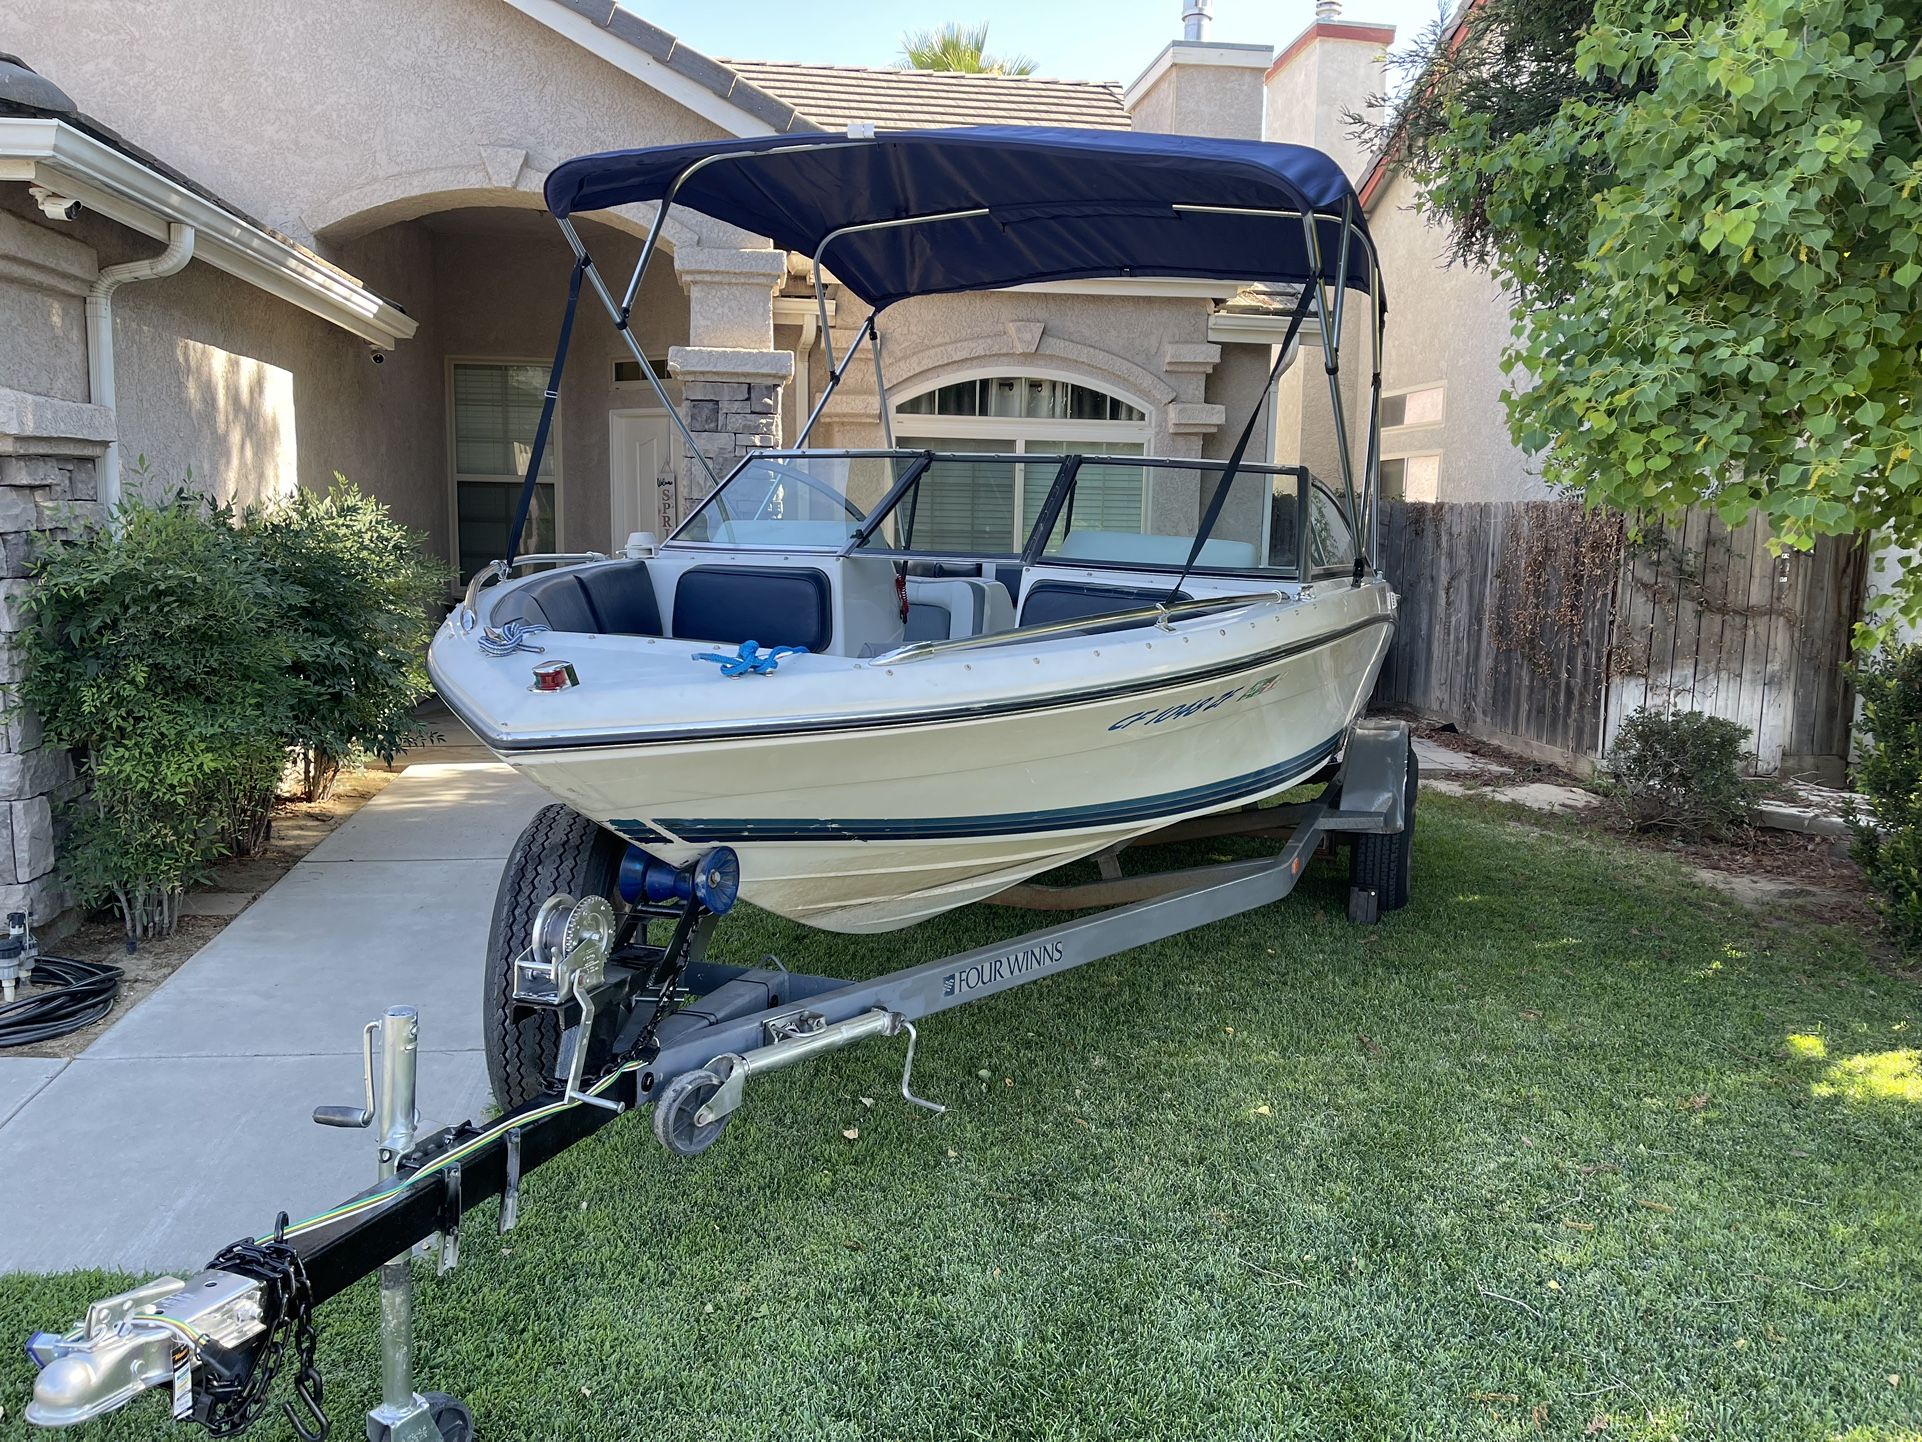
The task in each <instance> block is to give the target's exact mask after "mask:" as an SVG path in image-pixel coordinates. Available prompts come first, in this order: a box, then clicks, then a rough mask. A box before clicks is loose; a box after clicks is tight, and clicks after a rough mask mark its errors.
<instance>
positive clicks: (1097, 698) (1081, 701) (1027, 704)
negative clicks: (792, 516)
mask: <svg viewBox="0 0 1922 1442" xmlns="http://www.w3.org/2000/svg"><path fill="white" fill-rule="evenodd" d="M1383 589H1384V590H1386V587H1385V586H1384V587H1383ZM1388 595H1389V596H1390V597H1391V604H1390V605H1389V606H1387V607H1385V608H1384V609H1382V610H1380V611H1377V612H1375V613H1374V614H1372V615H1368V616H1363V617H1361V618H1359V619H1357V620H1355V621H1352V622H1350V623H1348V624H1347V625H1344V626H1341V627H1338V628H1335V629H1333V630H1328V631H1323V632H1320V633H1318V634H1316V635H1313V636H1308V637H1304V638H1302V639H1299V640H1296V641H1291V642H1287V643H1285V644H1283V645H1280V646H1275V647H1270V648H1268V649H1266V650H1263V651H1260V652H1257V653H1254V654H1252V655H1246V656H1237V657H1234V658H1232V659H1229V660H1225V661H1218V662H1215V663H1212V664H1210V665H1206V666H1200V667H1196V668H1193V669H1191V670H1188V671H1182V672H1176V673H1174V674H1171V675H1168V676H1165V677H1159V678H1155V679H1153V680H1151V681H1149V682H1147V683H1146V684H1144V683H1143V682H1142V681H1140V680H1125V681H1118V682H1116V683H1114V684H1112V685H1109V686H1104V687H1101V688H1099V689H1096V690H1090V691H1083V692H1079V693H1077V694H1075V695H1073V696H1064V695H1060V694H1058V693H1057V694H1052V695H1039V696H1028V697H1021V698H1016V699H1013V700H1007V701H991V702H981V703H977V704H973V705H964V706H954V705H949V706H943V707H940V708H930V709H924V710H918V711H899V712H888V713H885V714H878V715H877V714H870V715H867V716H820V717H806V716H802V717H792V718H787V719H784V720H782V721H780V722H777V723H769V722H757V723H753V724H742V723H723V724H721V725H716V726H706V727H701V726H683V727H679V728H677V729H675V730H672V731H664V730H647V731H636V730H627V731H622V732H617V733H610V732H605V731H577V732H572V733H558V732H557V733H550V734H547V735H527V736H514V737H509V736H506V735H503V734H502V733H500V732H498V731H492V730H485V729H483V728H482V727H481V726H480V725H478V724H477V721H478V718H477V717H476V716H474V715H471V714H470V713H469V709H468V708H467V707H466V706H464V705H463V704H462V703H461V701H460V700H459V699H457V697H456V696H455V695H454V694H451V693H452V691H453V688H452V687H450V686H449V685H447V684H446V682H445V680H444V678H443V676H442V675H441V674H440V671H441V668H440V667H439V666H437V665H436V664H435V661H434V657H433V653H432V652H431V651H430V652H429V654H428V670H429V673H430V677H431V679H432V680H433V681H434V684H435V689H436V690H437V691H438V692H439V693H440V696H441V699H442V701H444V702H445V703H446V705H447V707H448V709H449V710H451V711H452V712H453V713H454V714H455V716H457V717H458V718H459V719H460V720H461V722H462V723H463V724H465V725H466V726H467V727H468V729H470V730H471V731H473V733H474V735H475V736H476V737H477V738H479V740H480V741H481V743H482V744H483V745H485V746H486V747H487V748H488V749H490V750H492V751H496V752H501V753H515V754H519V755H524V756H526V755H533V754H541V755H555V754H564V753H566V752H570V751H601V750H608V749H612V748H617V747H653V746H672V745H686V744H688V743H691V742H707V741H748V740H776V739H781V738H784V737H790V736H800V735H807V736H819V735H832V734H834V733H837V732H862V731H884V730H901V729H910V728H919V727H923V726H937V725H944V724H950V723H960V722H971V721H981V720H989V719H993V718H996V717H1000V716H1008V715H1018V714H1025V713H1029V712H1035V711H1055V710H1068V709H1071V708H1073V707H1077V706H1085V705H1090V704H1095V703H1099V702H1101V701H1107V700H1113V699H1115V698H1117V697H1121V696H1128V695H1141V694H1150V693H1152V692H1155V691H1164V690H1169V689H1172V688H1175V687H1178V686H1184V685H1192V684H1195V683H1196V682H1201V681H1209V680H1216V679H1223V678H1226V677H1229V676H1233V675H1236V674H1238V673H1240V672H1242V671H1249V670H1256V669H1258V668H1260V667H1262V666H1266V665H1272V664H1274V663H1276V662H1279V661H1285V660H1288V659H1290V658H1292V657H1294V656H1299V655H1305V654H1306V653H1308V652H1310V651H1316V650H1319V649H1321V648H1322V647H1324V646H1329V645H1333V644H1334V643H1335V642H1337V641H1343V640H1346V639H1347V638H1348V637H1350V636H1353V635H1356V634H1358V633H1360V632H1362V631H1365V630H1368V629H1370V628H1371V627H1374V626H1388V627H1390V628H1391V629H1392V628H1393V627H1395V626H1396V625H1397V624H1398V622H1399V618H1398V615H1397V608H1396V607H1395V606H1394V605H1393V604H1392V598H1393V592H1388ZM1263 599H1266V598H1265V597H1264V598H1263ZM1143 629H1151V628H1145V627H1144V628H1143ZM1008 634H1013V633H1008ZM840 659H848V658H840ZM879 659H881V658H878V657H877V658H872V659H871V660H869V661H865V662H863V663H862V664H863V665H864V666H870V667H871V666H872V664H873V660H879Z"/></svg>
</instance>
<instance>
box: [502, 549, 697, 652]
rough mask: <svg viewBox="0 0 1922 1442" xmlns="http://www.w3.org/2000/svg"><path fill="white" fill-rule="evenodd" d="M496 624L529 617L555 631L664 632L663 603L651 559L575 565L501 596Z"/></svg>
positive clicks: (601, 633)
mask: <svg viewBox="0 0 1922 1442" xmlns="http://www.w3.org/2000/svg"><path fill="white" fill-rule="evenodd" d="M492 619H493V623H494V624H495V625H497V626H499V625H503V624H505V623H506V622H508V621H525V622H527V623H528V624H530V625H540V626H546V627H547V628H548V629H550V630H554V631H578V632H580V633H582V634H584V635H599V636H659V635H660V634H662V632H661V608H660V606H659V604H658V603H657V602H656V601H655V599H654V583H653V581H651V580H650V579H649V578H648V574H647V562H645V561H618V562H615V563H613V564H611V565H605V566H590V567H586V568H584V569H575V568H570V569H568V570H565V571H555V572H552V573H551V574H549V575H545V576H537V577H536V578H535V579H533V580H532V581H529V582H528V583H527V584H526V585H524V586H522V587H520V588H519V589H518V590H516V591H513V592H511V593H510V594H508V595H507V596H505V597H503V598H502V599H501V602H500V604H499V605H498V606H496V607H495V608H494V612H493V617H492Z"/></svg>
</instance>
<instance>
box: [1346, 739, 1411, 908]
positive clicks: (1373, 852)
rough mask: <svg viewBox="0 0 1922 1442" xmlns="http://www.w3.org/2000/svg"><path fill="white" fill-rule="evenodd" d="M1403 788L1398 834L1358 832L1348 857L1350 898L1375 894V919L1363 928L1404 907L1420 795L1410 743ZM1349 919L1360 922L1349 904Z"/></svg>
mask: <svg viewBox="0 0 1922 1442" xmlns="http://www.w3.org/2000/svg"><path fill="white" fill-rule="evenodd" d="M1403 784H1404V788H1405V789H1404V790H1403V792H1402V807H1401V830H1400V831H1395V832H1390V833H1388V834H1386V835H1376V834H1372V833H1370V832H1366V831H1364V832H1361V833H1359V834H1358V835H1357V836H1356V837H1355V844H1354V848H1353V850H1352V851H1351V853H1350V855H1349V861H1348V886H1349V891H1350V895H1351V896H1352V895H1353V893H1354V892H1356V891H1372V892H1374V893H1375V898H1376V906H1375V907H1374V908H1371V909H1372V910H1374V912H1375V915H1374V916H1369V917H1367V918H1366V919H1365V921H1364V924H1369V923H1372V922H1373V921H1374V920H1375V919H1377V918H1378V917H1379V916H1380V915H1381V914H1382V913H1385V912H1390V911H1400V910H1401V909H1402V908H1403V907H1404V906H1406V905H1408V872H1409V863H1410V852H1411V849H1412V848H1413V846H1414V841H1415V800H1416V798H1417V797H1418V796H1419V795H1420V792H1421V765H1420V763H1419V762H1418V761H1416V759H1415V747H1414V744H1413V743H1412V742H1410V743H1409V747H1408V776H1407V780H1406V781H1405V782H1404V783H1403ZM1349 916H1350V918H1351V919H1353V920H1363V918H1362V917H1358V916H1356V909H1355V907H1354V905H1353V904H1352V903H1351V904H1350V907H1349Z"/></svg>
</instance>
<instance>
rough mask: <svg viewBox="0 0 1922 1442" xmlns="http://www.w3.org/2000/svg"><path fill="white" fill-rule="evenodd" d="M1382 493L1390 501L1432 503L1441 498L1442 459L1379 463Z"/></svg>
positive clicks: (1396, 459)
mask: <svg viewBox="0 0 1922 1442" xmlns="http://www.w3.org/2000/svg"><path fill="white" fill-rule="evenodd" d="M1381 493H1382V497H1383V498H1384V499H1385V500H1390V501H1432V500H1436V499H1437V498H1439V496H1440V494H1441V455H1440V453H1439V452H1434V453H1430V454H1428V455H1422V456H1393V457H1390V458H1389V459H1387V460H1384V461H1383V462H1382V463H1381Z"/></svg>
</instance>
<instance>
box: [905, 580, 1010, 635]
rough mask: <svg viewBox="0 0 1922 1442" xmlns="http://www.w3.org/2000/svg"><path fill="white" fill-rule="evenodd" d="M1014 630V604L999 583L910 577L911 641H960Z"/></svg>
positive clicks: (909, 619)
mask: <svg viewBox="0 0 1922 1442" xmlns="http://www.w3.org/2000/svg"><path fill="white" fill-rule="evenodd" d="M1013 629H1014V601H1013V599H1012V598H1011V597H1010V596H1009V595H1008V588H1007V587H1006V586H1004V585H1002V584H1001V583H1000V582H999V581H983V580H981V579H980V578H979V577H974V576H940V577H934V576H909V577H908V634H907V639H908V640H910V641H957V640H960V639H961V638H962V637H964V636H987V635H992V634H993V633H994V632H996V631H1011V630H1013Z"/></svg>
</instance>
